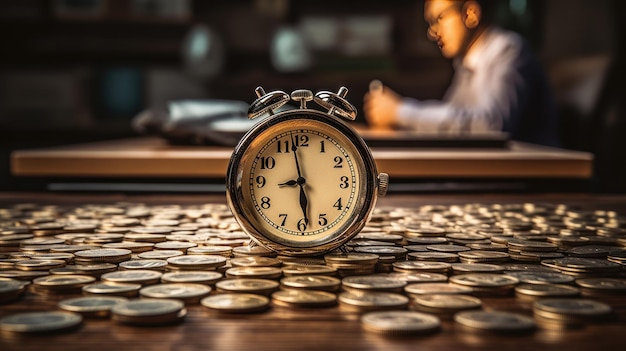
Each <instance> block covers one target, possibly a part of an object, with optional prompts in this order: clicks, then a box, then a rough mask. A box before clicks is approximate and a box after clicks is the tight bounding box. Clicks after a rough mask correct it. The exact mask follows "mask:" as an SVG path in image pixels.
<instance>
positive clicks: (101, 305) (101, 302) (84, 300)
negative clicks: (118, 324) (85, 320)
mask: <svg viewBox="0 0 626 351" xmlns="http://www.w3.org/2000/svg"><path fill="white" fill-rule="evenodd" d="M127 301H128V299H126V298H123V297H115V296H88V297H77V298H72V299H66V300H62V301H59V303H58V306H59V308H61V309H63V310H66V311H70V312H76V313H80V314H81V315H83V316H85V317H108V316H109V314H110V312H111V308H113V306H116V305H118V304H121V303H124V302H127Z"/></svg>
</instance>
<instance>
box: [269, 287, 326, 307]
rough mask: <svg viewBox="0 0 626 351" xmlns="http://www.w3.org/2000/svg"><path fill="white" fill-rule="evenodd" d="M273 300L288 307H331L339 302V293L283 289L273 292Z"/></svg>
mask: <svg viewBox="0 0 626 351" xmlns="http://www.w3.org/2000/svg"><path fill="white" fill-rule="evenodd" d="M272 301H273V302H274V303H275V304H277V305H280V306H287V307H329V306H334V305H335V304H337V295H335V294H333V293H330V292H327V291H317V290H281V291H277V292H275V293H273V294H272Z"/></svg>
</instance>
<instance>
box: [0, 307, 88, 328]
mask: <svg viewBox="0 0 626 351" xmlns="http://www.w3.org/2000/svg"><path fill="white" fill-rule="evenodd" d="M82 321H83V317H81V315H80V314H77V313H73V312H66V311H51V312H25V313H17V314H12V315H9V316H6V317H4V318H2V319H0V331H2V332H9V333H51V332H62V331H70V330H74V329H76V328H77V327H78V326H80V324H81V323H82Z"/></svg>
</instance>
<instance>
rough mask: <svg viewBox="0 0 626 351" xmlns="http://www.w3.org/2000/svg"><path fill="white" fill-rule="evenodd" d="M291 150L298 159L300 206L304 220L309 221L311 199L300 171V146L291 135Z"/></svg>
mask: <svg viewBox="0 0 626 351" xmlns="http://www.w3.org/2000/svg"><path fill="white" fill-rule="evenodd" d="M291 151H292V152H293V157H294V158H295V159H296V170H297V171H298V180H297V183H298V185H299V186H300V208H301V209H302V214H303V215H304V222H305V223H307V224H308V223H309V217H308V216H307V205H308V203H309V201H308V200H307V198H306V193H305V192H304V184H305V183H306V179H304V177H302V173H301V172H300V163H299V162H298V153H297V151H298V146H296V140H295V139H294V138H293V135H292V137H291Z"/></svg>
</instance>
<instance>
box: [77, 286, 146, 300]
mask: <svg viewBox="0 0 626 351" xmlns="http://www.w3.org/2000/svg"><path fill="white" fill-rule="evenodd" d="M139 289H141V285H140V284H122V283H106V282H105V283H95V284H89V285H85V286H83V289H82V290H83V294H86V295H111V296H123V297H135V296H137V294H138V293H139Z"/></svg>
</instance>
